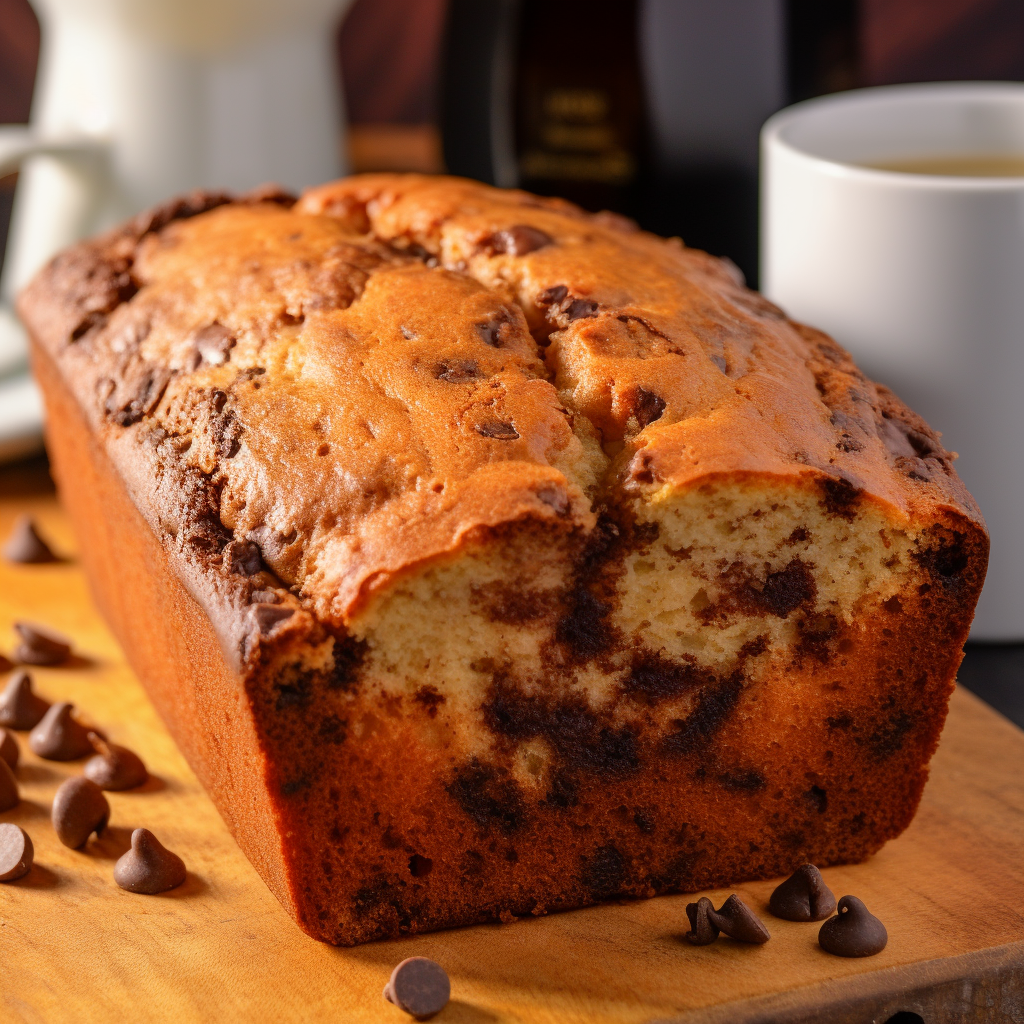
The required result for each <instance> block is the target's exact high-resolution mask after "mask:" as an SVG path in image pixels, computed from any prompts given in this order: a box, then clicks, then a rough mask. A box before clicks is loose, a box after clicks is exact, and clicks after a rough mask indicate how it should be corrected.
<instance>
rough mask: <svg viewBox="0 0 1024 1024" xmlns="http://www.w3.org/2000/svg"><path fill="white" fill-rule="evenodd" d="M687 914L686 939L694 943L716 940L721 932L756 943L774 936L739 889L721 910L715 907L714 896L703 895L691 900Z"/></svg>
mask: <svg viewBox="0 0 1024 1024" xmlns="http://www.w3.org/2000/svg"><path fill="white" fill-rule="evenodd" d="M686 916H687V917H688V918H689V919H690V931H689V932H688V933H687V935H686V939H687V941H688V942H690V943H691V944H692V945H694V946H706V945H708V944H709V943H712V942H714V941H715V939H717V938H718V933H719V932H723V933H724V934H725V935H728V936H729V938H730V939H735V940H736V941H737V942H750V943H753V944H755V945H760V944H761V943H763V942H767V941H768V940H769V939H770V938H771V935H770V934H769V933H768V929H767V928H765V926H764V925H763V924H762V922H761V920H760V918H759V917H758V916H757V914H755V913H754V912H753V911H752V910H751V909H750V907H748V906H747V905H746V903H744V902H743V900H741V899H740V898H739V896H737V895H736V894H735V893H733V894H732V895H731V896H730V897H729V898H728V899H727V900H726V901H725V902H724V903H723V904H722V906H721V907H720V908H719V909H718V910H715V908H714V904H713V903H712V902H711V900H709V899H708V898H707V897H706V896H702V897H701V898H700V899H699V900H698V901H697V902H696V903H689V904H687V907H686Z"/></svg>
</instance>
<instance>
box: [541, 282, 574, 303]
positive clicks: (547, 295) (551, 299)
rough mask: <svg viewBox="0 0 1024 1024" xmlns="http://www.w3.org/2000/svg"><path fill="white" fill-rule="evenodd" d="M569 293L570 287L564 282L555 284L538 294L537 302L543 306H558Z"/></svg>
mask: <svg viewBox="0 0 1024 1024" xmlns="http://www.w3.org/2000/svg"><path fill="white" fill-rule="evenodd" d="M568 294H569V289H568V288H566V286H565V285H564V284H554V285H552V286H551V287H550V288H545V289H544V291H542V292H541V293H540V295H538V296H537V302H538V303H539V304H540V305H541V306H557V305H558V304H559V303H560V302H561V301H562V300H563V299H564V298H565V297H566V295H568Z"/></svg>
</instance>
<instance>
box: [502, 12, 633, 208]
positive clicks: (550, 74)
mask: <svg viewBox="0 0 1024 1024" xmlns="http://www.w3.org/2000/svg"><path fill="white" fill-rule="evenodd" d="M637 7H638V5H637V2H636V0H523V3H522V8H521V10H520V14H519V19H518V25H519V40H518V46H517V54H518V59H517V61H516V82H515V150H516V169H517V183H518V184H519V186H520V187H522V188H525V189H528V190H529V191H531V192H538V193H540V194H541V195H559V196H564V197H565V198H566V199H571V200H572V201H573V202H576V203H579V204H580V206H583V207H584V208H586V209H588V210H615V211H617V212H619V213H628V214H636V213H637V212H638V199H639V196H638V190H639V187H640V183H641V175H642V172H643V170H644V169H645V164H646V162H647V161H646V143H647V132H646V112H645V107H644V89H643V79H642V74H641V68H640V47H639V39H638V31H637V16H638V10H637Z"/></svg>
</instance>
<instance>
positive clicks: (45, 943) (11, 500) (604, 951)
mask: <svg viewBox="0 0 1024 1024" xmlns="http://www.w3.org/2000/svg"><path fill="white" fill-rule="evenodd" d="M20 511H31V512H32V513H33V514H34V515H35V516H36V517H37V520H38V521H39V523H40V524H41V527H42V529H43V530H44V532H45V533H46V535H47V536H48V537H50V538H52V539H53V541H54V542H55V546H56V547H57V548H58V549H60V551H62V552H65V553H68V554H70V553H71V552H73V549H74V543H73V539H72V536H71V532H70V529H69V526H68V523H67V521H66V519H65V517H64V515H63V513H62V512H61V510H60V508H59V507H58V505H57V503H56V501H55V499H54V498H53V495H52V492H51V491H50V490H49V488H48V486H47V485H46V482H45V476H44V475H43V474H42V473H41V472H37V473H36V474H35V475H33V474H32V473H20V474H19V473H11V472H10V471H7V472H4V473H0V538H6V536H7V534H8V532H9V530H10V525H11V523H12V521H13V518H14V516H15V514H16V513H17V512H20ZM17 618H25V619H29V620H36V621H39V622H41V623H46V624H49V625H51V626H53V627H54V628H55V629H58V630H60V631H62V632H65V633H67V634H68V635H70V636H71V637H72V638H73V639H74V642H75V647H76V650H77V651H78V652H79V654H80V655H81V658H80V660H79V661H78V662H77V663H76V664H75V665H74V666H72V667H67V668H57V669H39V670H37V671H36V672H35V676H36V681H37V686H38V688H39V690H40V691H41V692H42V693H43V695H44V696H46V697H48V698H49V699H50V700H56V699H62V700H71V701H73V702H74V703H75V704H76V705H77V706H78V707H79V708H80V709H81V711H82V712H83V713H84V714H85V715H87V716H89V717H90V718H92V719H93V720H95V722H96V723H97V724H99V725H101V726H102V727H104V728H105V729H107V730H108V732H109V734H110V737H111V739H112V740H114V741H115V742H118V743H123V744H125V745H127V746H129V747H131V748H133V749H134V750H136V751H138V752H139V753H140V754H141V755H142V756H143V757H144V759H145V760H146V762H147V763H148V765H149V767H150V769H151V770H152V771H153V773H154V774H155V776H156V780H155V781H153V782H152V783H151V784H150V785H149V786H147V787H146V788H145V790H144V791H141V792H130V793H112V794H109V797H110V803H111V806H112V818H111V823H112V827H111V828H110V829H109V831H108V832H107V834H106V835H105V837H104V838H103V839H102V840H95V839H94V840H92V841H91V842H90V844H89V845H88V846H87V847H86V849H85V851H84V852H78V851H72V850H68V849H66V848H64V847H63V846H61V845H60V843H59V842H58V841H57V838H56V836H55V835H54V832H53V830H52V828H51V826H50V823H49V807H50V801H51V798H52V796H53V793H54V791H55V790H56V788H57V786H58V785H59V784H60V782H61V781H62V780H63V779H64V778H66V777H67V776H68V775H71V774H76V773H77V772H78V771H80V765H62V764H56V763H52V762H46V761H41V760H40V759H38V758H36V757H35V756H33V755H32V754H31V753H30V752H28V750H27V745H26V744H25V742H24V740H25V737H24V736H22V737H21V740H22V763H21V766H20V767H19V770H18V777H19V781H20V784H21V790H22V796H23V800H22V803H21V804H20V805H19V806H18V807H17V808H16V809H14V810H12V811H8V812H7V813H5V814H4V815H3V816H2V820H5V821H16V822H18V823H19V824H20V825H21V826H22V827H23V828H25V829H26V830H27V831H28V832H29V833H30V835H31V836H32V840H33V842H34V843H35V848H36V866H35V867H34V868H33V870H32V871H31V873H30V874H29V875H27V876H26V877H25V878H24V879H22V880H21V881H19V882H15V883H11V884H6V885H0V1021H5V1022H6V1021H27V1022H44V1021H45V1022H47V1024H54V1022H62V1021H74V1022H75V1024H89V1022H93V1021H95V1022H100V1021H102V1022H108V1021H116V1020H122V1019H123V1020H130V1021H132V1022H133V1024H134V1022H148V1021H175V1022H191V1021H197V1022H204V1021H211V1022H213V1021H216V1022H218V1024H221V1022H225V1021H274V1022H282V1024H283V1022H290V1021H296V1022H298V1021H302V1022H306V1024H316V1022H320V1021H325V1022H326V1021H331V1022H332V1024H334V1022H339V1021H344V1022H353V1024H358V1022H371V1021H372V1022H382V1024H399V1022H401V1021H403V1020H408V1019H409V1018H407V1017H406V1016H405V1015H404V1014H402V1013H401V1012H400V1011H398V1010H397V1009H395V1008H394V1007H392V1006H390V1005H389V1004H387V1003H385V1002H384V1001H383V1000H382V999H381V989H382V987H383V985H384V983H385V981H386V980H387V978H388V975H389V973H390V971H391V968H392V966H393V965H394V964H396V963H397V962H398V961H399V960H401V959H403V958H404V957H406V956H411V955H424V956H429V957H432V958H433V959H435V960H437V961H439V962H440V963H441V964H442V965H443V966H444V967H445V968H446V969H447V971H448V973H449V974H450V976H451V980H452V1002H451V1003H450V1004H449V1006H448V1008H447V1009H446V1010H444V1011H443V1013H442V1014H440V1015H439V1016H438V1017H437V1018H436V1020H437V1021H438V1022H439V1024H456V1022H476V1024H492V1022H504V1021H516V1022H523V1024H527V1022H529V1024H534V1022H536V1024H542V1022H543V1024H549V1022H607V1024H627V1022H629V1024H634V1022H635V1024H639V1022H646V1021H654V1020H662V1021H677V1022H681V1024H682V1022H686V1024H695V1022H712V1021H716V1022H717V1021H722V1022H725V1021H730V1022H743V1021H747V1022H753V1021H759V1022H769V1021H789V1022H795V1021H813V1020H823V1019H828V1020H829V1022H830V1024H844V1022H847V1021H849V1022H854V1021H856V1022H868V1021H879V1022H881V1021H887V1020H888V1019H889V1018H890V1016H892V1015H893V1014H895V1013H897V1011H906V1012H911V1013H917V1014H919V1015H920V1019H923V1020H924V1021H925V1022H926V1024H938V1022H942V1021H964V1020H979V1021H980V1020H986V1021H994V1020H1000V1021H1001V1020H1019V1021H1024V733H1022V732H1021V731H1020V730H1018V729H1017V728H1016V727H1015V726H1013V725H1012V724H1011V723H1009V722H1008V721H1006V720H1005V719H1004V718H1002V717H1000V716H999V715H998V714H996V713H995V712H994V711H992V710H991V709H990V708H988V707H987V706H986V705H984V704H983V703H981V702H980V701H979V700H978V699H977V698H975V697H973V696H972V695H971V694H969V693H968V692H966V691H962V690H961V691H958V692H957V693H956V694H955V695H954V699H953V704H952V709H951V712H950V716H949V721H948V724H947V726H946V731H945V734H944V735H943V739H942V745H941V747H940V749H939V752H938V754H937V755H936V757H935V760H934V762H933V767H932V777H931V781H930V782H929V783H928V787H927V789H926V790H925V796H924V802H923V804H922V806H921V810H920V813H919V814H918V816H917V818H916V820H915V821H914V823H913V825H912V826H911V828H910V829H909V830H908V831H907V833H906V834H905V835H904V836H902V837H901V838H900V839H898V840H896V841H895V842H892V843H890V844H889V845H888V846H886V847H885V849H883V850H882V852H881V853H879V854H878V855H877V856H876V857H874V858H873V859H872V860H871V861H869V862H868V863H866V864H858V865H853V866H850V867H842V868H830V869H828V870H827V871H826V872H825V877H826V880H827V881H828V883H829V884H830V886H831V887H832V889H833V890H834V891H835V892H836V895H837V896H839V895H844V894H847V893H852V894H854V895H857V896H860V897H861V899H863V900H864V901H865V902H866V904H867V905H868V907H869V908H870V909H871V910H872V911H874V912H875V913H876V914H877V915H878V916H879V917H881V919H882V920H883V921H884V923H885V924H886V927H887V928H888V930H889V945H888V947H887V948H886V949H885V951H884V952H883V953H881V954H880V955H879V956H876V957H872V958H869V959H865V960H844V959H840V958H837V957H832V956H829V955H827V954H825V953H823V952H822V951H821V950H820V949H819V948H818V946H817V944H816V936H817V926H816V925H809V924H794V923H791V922H787V921H779V920H777V919H775V918H772V917H770V916H768V915H767V912H766V903H767V898H768V895H769V894H770V892H771V890H772V888H773V886H774V884H775V883H773V882H763V883H751V884H745V885H739V886H737V887H736V889H735V891H737V892H738V893H740V895H741V896H742V898H743V899H744V900H746V901H747V902H748V903H749V904H750V905H751V906H752V907H754V908H755V909H756V910H757V911H758V912H760V913H762V915H763V916H764V919H765V922H766V924H767V925H768V927H769V929H770V930H771V932H772V940H771V941H770V942H769V943H767V944H766V945H764V946H761V947H745V946H741V945H739V944H737V943H733V942H731V941H729V940H725V939H722V940H719V941H718V942H717V943H715V944H714V945H713V946H709V947H704V948H694V947H691V946H689V945H687V944H686V943H685V942H684V941H683V940H682V934H683V932H684V931H685V930H686V915H685V906H686V904H687V903H688V902H689V901H690V900H692V899H695V898H696V897H695V896H669V897H661V898H659V899H655V900H648V901H644V902H636V903H628V904H620V905H611V906H605V907H595V908H591V909H588V910H581V911H575V912H572V913H565V914H557V915H551V916H549V917H543V918H536V919H527V920H521V921H519V922H517V923H514V924H509V925H495V926H481V927H475V928H465V929H461V930H457V931H449V932H442V933H438V934H433V935H424V936H418V937H414V938H409V939H402V940H396V941H388V942H377V943H372V944H370V945H366V946H362V947H359V948H356V949H334V948H332V947H330V946H324V945H321V944H319V943H317V942H315V941H314V940H312V939H309V938H307V937H306V936H305V935H304V934H303V933H302V932H300V931H299V929H298V928H297V927H296V926H295V925H294V924H293V923H292V921H291V920H290V919H289V918H288V917H287V916H286V915H285V913H284V911H283V910H282V909H281V908H280V906H279V905H278V904H277V902H276V901H275V899H274V897H273V896H271V894H270V892H269V891H268V890H267V889H266V887H265V886H264V885H263V883H262V882H261V880H260V879H259V877H258V876H257V875H256V872H255V871H254V870H253V869H252V868H251V867H250V866H249V863H248V862H247V861H246V859H245V858H244V857H243V856H242V854H241V852H240V851H239V850H238V848H237V847H236V846H235V844H234V841H233V840H232V839H231V836H230V835H229V834H228V831H227V829H226V828H225V826H224V824H223V823H222V822H221V820H220V818H219V816H218V815H217V812H216V811H215V810H214V808H213V805H212V804H211V803H210V801H209V800H208V799H207V797H206V796H205V794H204V793H203V791H202V789H201V788H200V787H199V785H198V783H197V782H196V779H195V777H194V776H193V774H192V772H191V771H190V770H189V768H188V766H187V765H186V764H185V761H184V760H183V759H182V757H181V755H180V754H179V753H178V751H177V749H176V748H175V746H174V744H173V742H172V741H171V739H170V737H169V735H168V734H167V732H166V730H165V729H164V727H163V726H162V724H161V723H160V721H159V719H158V718H157V717H156V714H155V712H154V710H153V708H152V707H151V706H150V704H149V702H148V700H147V699H146V696H145V694H144V692H143V690H142V688H141V687H140V685H139V683H138V682H137V681H136V679H135V678H134V676H133V675H132V672H131V670H130V669H129V668H128V666H127V664H126V663H125V661H124V658H123V655H122V654H121V651H120V650H119V648H118V646H117V644H116V643H115V642H114V640H113V638H112V637H111V635H110V633H109V632H108V631H107V629H106V627H105V626H104V624H103V622H102V621H101V619H100V618H99V616H98V614H97V613H96V611H95V610H94V608H93V606H92V603H91V601H90V599H89V594H88V590H87V587H86V583H85V580H84V579H83V577H82V574H81V573H80V571H79V569H78V568H77V566H76V565H75V562H74V560H73V558H71V559H69V560H68V561H67V562H64V563H61V564H56V565H44V566H11V565H8V564H6V563H5V562H2V561H0V651H6V652H7V653H10V651H11V649H12V648H13V646H14V642H15V638H14V636H13V634H12V633H11V631H10V624H11V622H12V621H13V620H15V619H17ZM141 825H144V826H146V827H148V828H151V829H152V830H153V831H154V832H155V833H156V834H157V835H158V836H159V837H160V838H161V839H162V840H163V841H164V842H165V843H166V845H167V846H168V847H170V848H171V849H173V850H175V851H177V852H178V853H179V854H181V856H182V857H184V859H185V861H186V864H187V865H188V867H189V876H188V880H187V881H186V883H185V885H184V886H183V887H181V888H180V889H177V890H175V891H173V892H170V893H167V894H166V895H163V896H137V895H132V894H130V893H126V892H123V891H122V890H120V889H118V888H117V886H116V885H115V884H114V882H113V879H112V868H113V864H114V861H115V860H116V858H117V857H118V856H119V855H120V854H121V853H122V852H123V851H124V850H125V849H126V848H127V845H128V837H129V835H130V833H131V830H132V829H133V828H135V827H138V826H141ZM730 891H731V890H720V891H717V892H714V893H708V895H710V896H711V898H712V899H713V900H714V901H715V904H716V906H717V905H718V904H719V903H720V902H721V901H722V900H723V899H724V898H725V897H726V896H727V895H728V894H729V892H730ZM898 1019H899V1020H900V1022H901V1024H909V1022H911V1021H913V1020H914V1019H915V1018H913V1017H902V1018H898Z"/></svg>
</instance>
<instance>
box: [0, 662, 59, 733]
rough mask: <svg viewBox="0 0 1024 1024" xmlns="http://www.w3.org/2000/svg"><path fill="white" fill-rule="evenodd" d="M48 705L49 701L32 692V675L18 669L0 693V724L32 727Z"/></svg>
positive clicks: (19, 727)
mask: <svg viewBox="0 0 1024 1024" xmlns="http://www.w3.org/2000/svg"><path fill="white" fill-rule="evenodd" d="M49 707H50V702H49V701H47V700H43V698H42V697H40V696H39V695H38V694H35V693H33V692H32V677H31V676H30V675H29V674H28V673H27V672H26V671H25V670H24V669H20V670H19V671H17V672H15V673H14V675H13V676H11V678H10V680H9V682H8V683H7V685H6V686H5V687H4V692H3V693H2V694H0V725H5V726H7V728H8V729H32V728H34V727H35V726H37V725H38V724H39V720H40V719H41V718H42V717H43V715H45V714H46V712H47V710H48V709H49Z"/></svg>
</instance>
